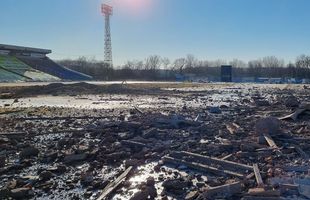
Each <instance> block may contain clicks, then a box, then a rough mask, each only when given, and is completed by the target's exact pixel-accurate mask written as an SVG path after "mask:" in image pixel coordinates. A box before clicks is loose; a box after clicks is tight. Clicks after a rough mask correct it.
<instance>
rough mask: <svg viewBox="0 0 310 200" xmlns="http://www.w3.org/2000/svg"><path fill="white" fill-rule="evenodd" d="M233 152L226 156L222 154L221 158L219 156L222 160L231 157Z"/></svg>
mask: <svg viewBox="0 0 310 200" xmlns="http://www.w3.org/2000/svg"><path fill="white" fill-rule="evenodd" d="M232 156H233V154H228V155H227V156H224V157H223V158H221V159H222V160H227V159H228V158H230V157H232Z"/></svg>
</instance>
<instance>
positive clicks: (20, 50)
mask: <svg viewBox="0 0 310 200" xmlns="http://www.w3.org/2000/svg"><path fill="white" fill-rule="evenodd" d="M50 53H52V51H51V50H48V49H38V48H30V47H22V46H13V45H5V44H0V82H23V81H59V80H65V81H66V80H70V81H77V80H91V79H92V77H91V76H88V75H86V74H82V73H79V72H76V71H73V70H70V69H68V68H65V67H63V66H60V65H59V64H57V63H55V62H54V61H52V60H51V59H50V58H48V57H47V54H50Z"/></svg>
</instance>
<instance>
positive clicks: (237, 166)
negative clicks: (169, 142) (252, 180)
mask: <svg viewBox="0 0 310 200" xmlns="http://www.w3.org/2000/svg"><path fill="white" fill-rule="evenodd" d="M173 154H176V155H177V154H178V155H179V156H187V157H191V158H192V160H195V161H200V162H202V163H203V164H207V165H211V164H215V165H220V166H221V167H223V168H225V169H230V170H237V171H242V172H245V171H251V172H252V171H253V167H252V166H249V165H245V164H241V163H236V162H233V161H228V160H222V159H219V158H214V157H210V156H203V155H200V154H195V153H191V152H187V151H181V152H173V153H172V155H173Z"/></svg>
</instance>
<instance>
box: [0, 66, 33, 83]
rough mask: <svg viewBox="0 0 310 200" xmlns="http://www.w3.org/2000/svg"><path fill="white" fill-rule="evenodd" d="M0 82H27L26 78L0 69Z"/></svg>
mask: <svg viewBox="0 0 310 200" xmlns="http://www.w3.org/2000/svg"><path fill="white" fill-rule="evenodd" d="M0 80H1V82H19V81H27V78H25V77H23V76H20V75H18V74H15V73H12V72H9V71H7V70H5V69H3V68H1V67H0Z"/></svg>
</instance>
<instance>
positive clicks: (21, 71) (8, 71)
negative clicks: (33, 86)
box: [0, 55, 60, 81]
mask: <svg viewBox="0 0 310 200" xmlns="http://www.w3.org/2000/svg"><path fill="white" fill-rule="evenodd" d="M0 68H1V69H2V71H1V73H3V77H7V79H8V80H12V81H59V80H60V79H59V78H57V77H55V76H51V75H49V74H46V73H43V72H41V71H38V70H35V69H33V68H31V67H30V66H28V65H27V64H25V63H23V62H22V61H20V60H18V59H17V58H16V57H13V56H9V55H0ZM12 74H15V75H12ZM1 77H2V76H1ZM8 77H11V78H8ZM7 79H2V78H0V80H1V81H8V80H7Z"/></svg>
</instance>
